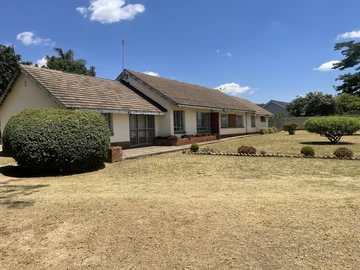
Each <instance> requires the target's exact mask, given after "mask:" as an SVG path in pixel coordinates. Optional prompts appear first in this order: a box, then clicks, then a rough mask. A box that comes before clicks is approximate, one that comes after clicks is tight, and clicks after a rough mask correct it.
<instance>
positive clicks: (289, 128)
mask: <svg viewBox="0 0 360 270" xmlns="http://www.w3.org/2000/svg"><path fill="white" fill-rule="evenodd" d="M297 126H298V125H297V124H295V123H293V122H289V123H286V124H285V125H283V130H285V131H287V132H288V133H289V135H294V134H295V130H296V128H297Z"/></svg>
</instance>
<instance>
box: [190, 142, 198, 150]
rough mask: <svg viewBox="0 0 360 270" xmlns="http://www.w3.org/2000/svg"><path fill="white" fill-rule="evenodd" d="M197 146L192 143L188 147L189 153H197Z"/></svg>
mask: <svg viewBox="0 0 360 270" xmlns="http://www.w3.org/2000/svg"><path fill="white" fill-rule="evenodd" d="M199 148H200V147H199V145H198V144H197V143H193V144H192V145H191V146H190V151H191V152H197V151H199Z"/></svg>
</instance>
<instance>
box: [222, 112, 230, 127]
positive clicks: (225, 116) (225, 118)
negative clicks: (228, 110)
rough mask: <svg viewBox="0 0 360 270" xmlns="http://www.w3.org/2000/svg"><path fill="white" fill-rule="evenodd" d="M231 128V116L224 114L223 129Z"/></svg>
mask: <svg viewBox="0 0 360 270" xmlns="http://www.w3.org/2000/svg"><path fill="white" fill-rule="evenodd" d="M229 126H230V121H229V115H228V114H222V115H221V128H228V127H229Z"/></svg>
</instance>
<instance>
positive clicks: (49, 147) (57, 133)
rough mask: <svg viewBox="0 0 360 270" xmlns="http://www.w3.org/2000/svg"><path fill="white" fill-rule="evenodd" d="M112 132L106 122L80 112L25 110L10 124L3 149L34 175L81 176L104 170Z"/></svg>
mask: <svg viewBox="0 0 360 270" xmlns="http://www.w3.org/2000/svg"><path fill="white" fill-rule="evenodd" d="M109 145H110V130H109V127H108V124H107V121H106V120H105V118H104V117H103V116H102V115H101V114H99V113H95V112H91V111H79V110H61V109H58V110H55V109H37V110H24V111H22V112H20V113H19V114H16V115H14V116H12V117H11V118H10V119H9V121H8V122H7V124H6V126H5V130H4V136H3V148H4V151H5V152H8V153H9V154H11V155H12V156H13V158H14V159H15V160H16V162H17V163H18V165H19V166H20V167H22V168H24V169H26V170H27V171H30V172H32V173H65V174H69V173H79V172H84V171H90V170H94V169H98V168H100V167H101V166H103V163H104V161H105V158H106V156H107V154H108V151H109Z"/></svg>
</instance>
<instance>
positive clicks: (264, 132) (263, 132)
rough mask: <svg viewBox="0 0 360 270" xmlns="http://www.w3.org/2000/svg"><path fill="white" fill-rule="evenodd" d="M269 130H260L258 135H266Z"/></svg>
mask: <svg viewBox="0 0 360 270" xmlns="http://www.w3.org/2000/svg"><path fill="white" fill-rule="evenodd" d="M268 133H269V130H268V129H267V128H260V134H262V135H263V134H268Z"/></svg>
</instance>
